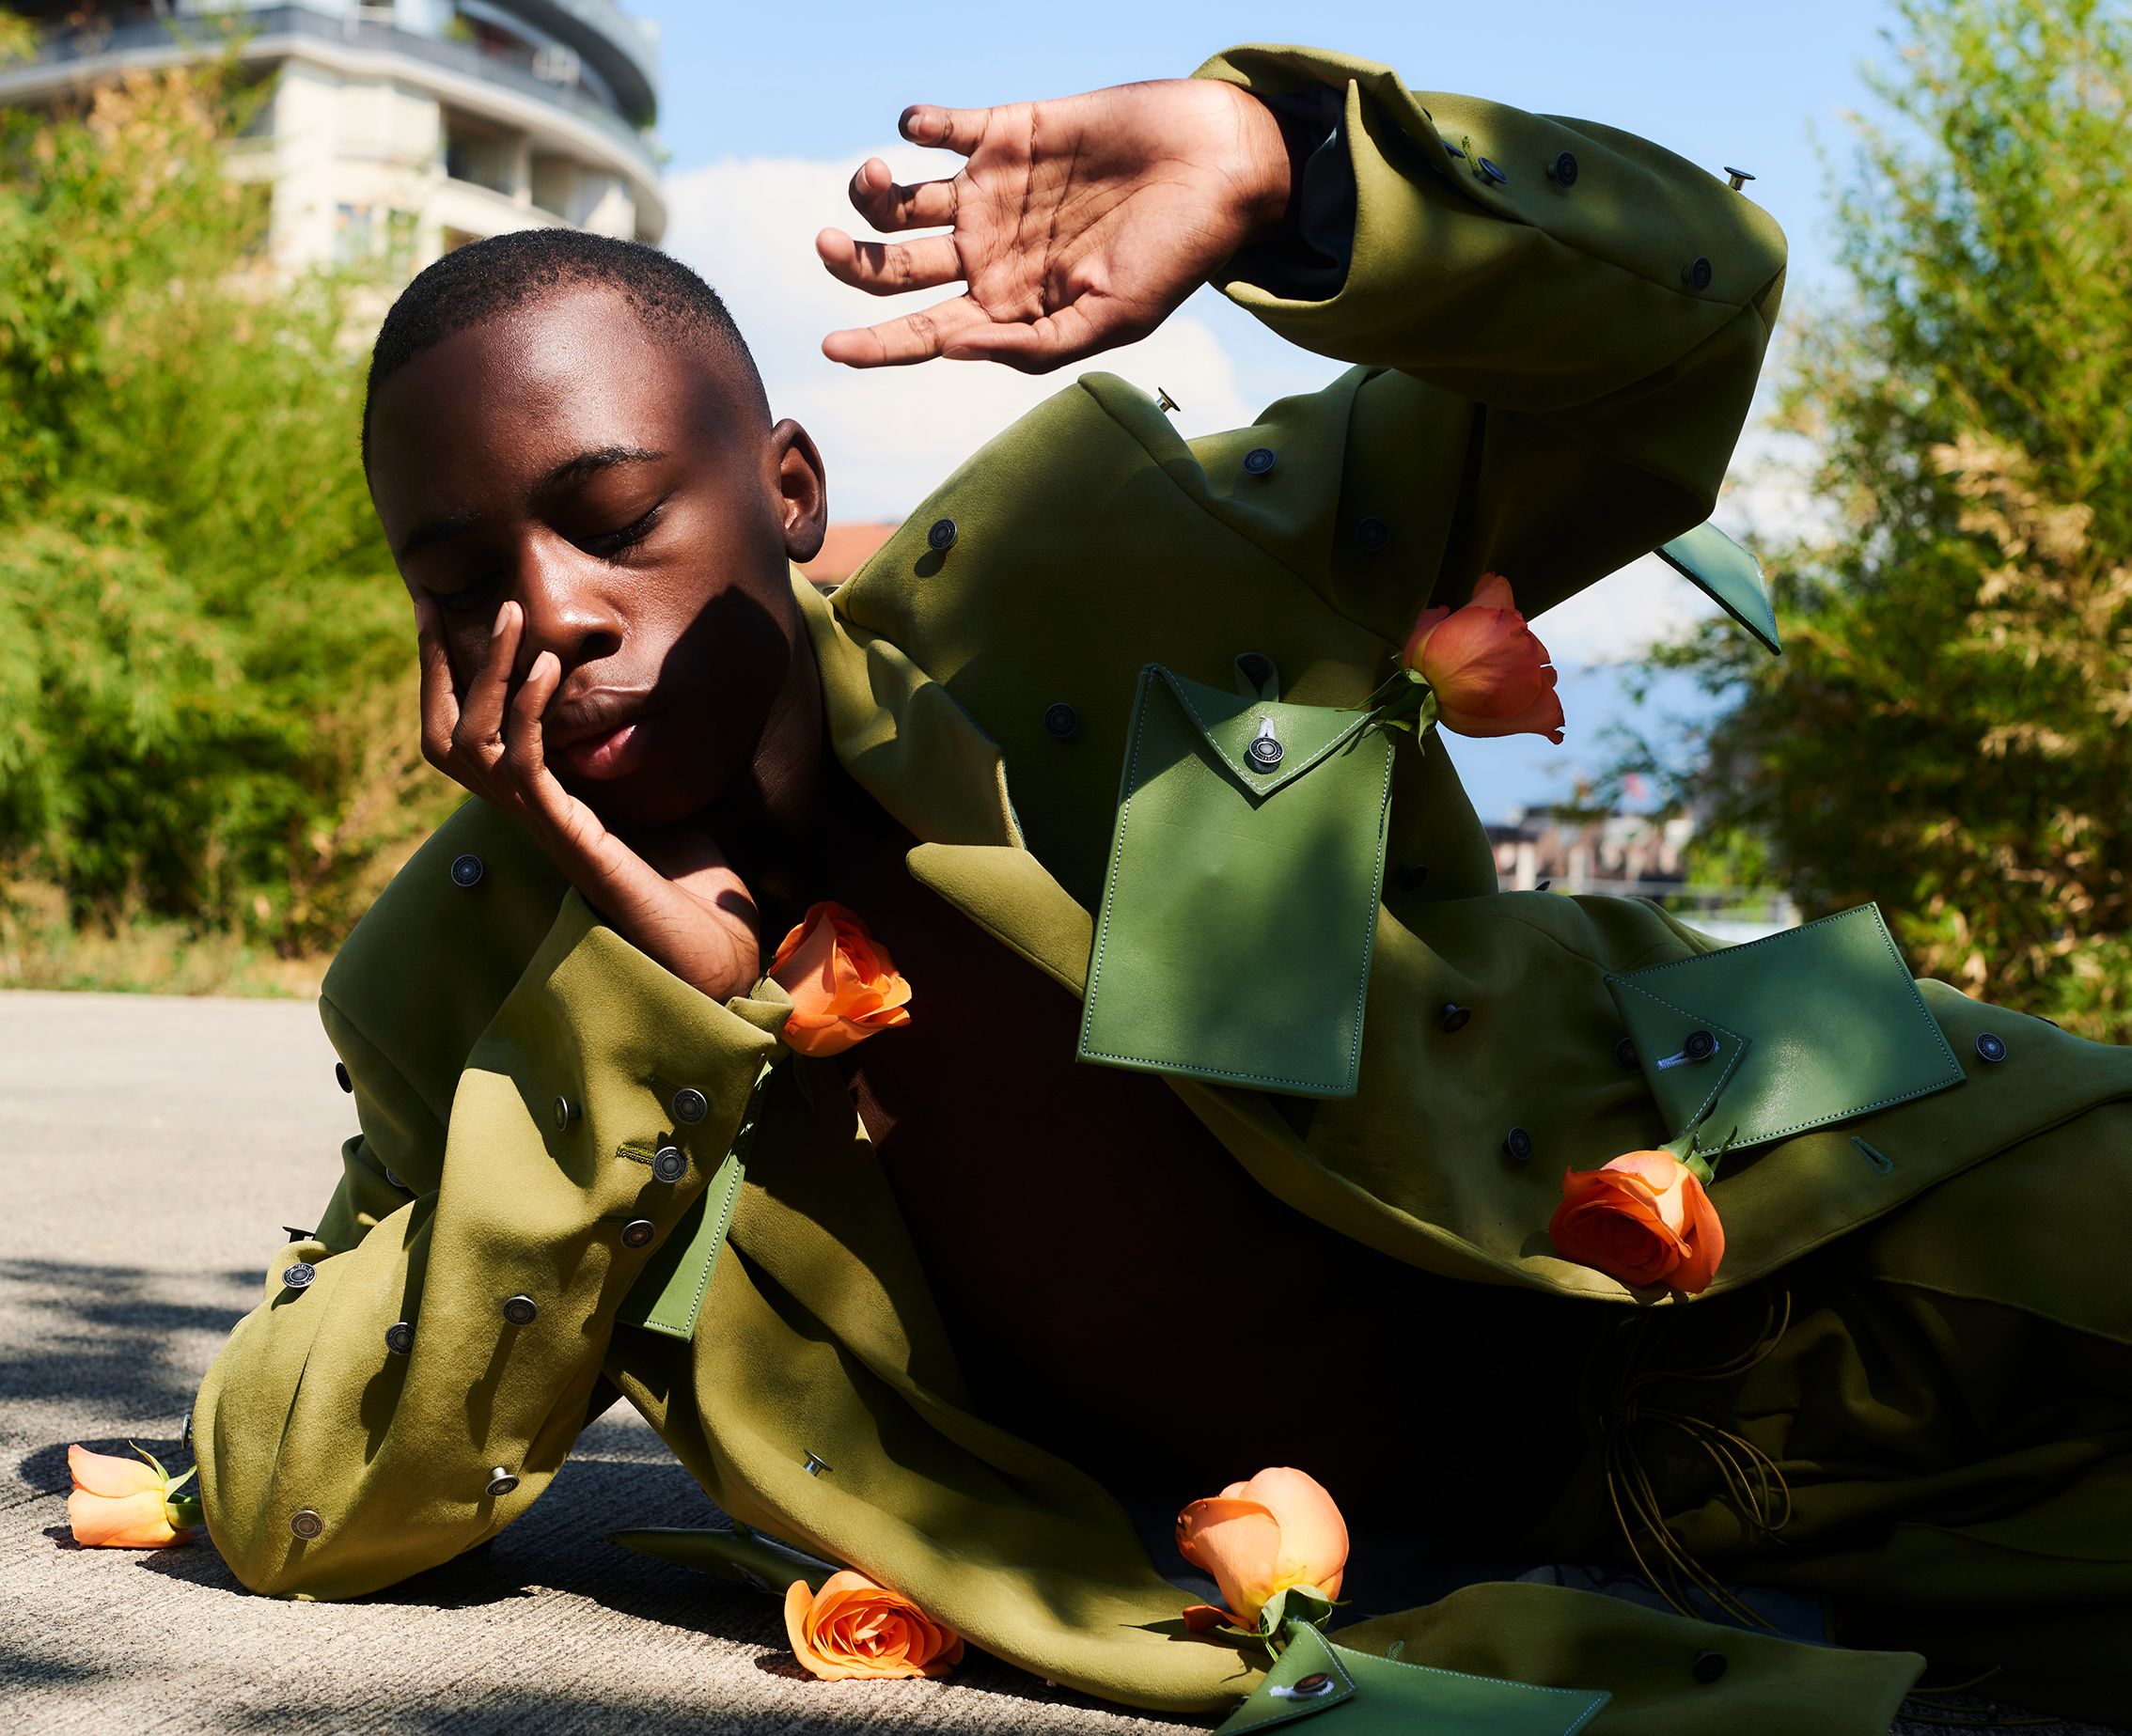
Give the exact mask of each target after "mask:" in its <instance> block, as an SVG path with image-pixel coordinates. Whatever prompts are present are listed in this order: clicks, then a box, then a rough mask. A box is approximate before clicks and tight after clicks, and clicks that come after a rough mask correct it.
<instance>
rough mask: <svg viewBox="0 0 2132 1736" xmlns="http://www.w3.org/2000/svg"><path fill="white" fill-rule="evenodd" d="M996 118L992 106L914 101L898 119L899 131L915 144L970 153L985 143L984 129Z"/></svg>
mask: <svg viewBox="0 0 2132 1736" xmlns="http://www.w3.org/2000/svg"><path fill="white" fill-rule="evenodd" d="M991 118H992V111H991V110H990V109H988V108H935V107H933V104H932V103H930V102H914V103H912V104H911V106H910V107H909V108H907V109H905V110H904V111H903V113H902V117H901V119H899V120H898V121H897V122H896V130H897V131H898V132H899V133H901V134H902V135H903V136H904V137H905V138H907V139H909V140H910V142H911V143H912V144H914V145H933V146H937V147H938V148H940V149H943V150H952V151H956V152H958V153H960V154H961V155H963V156H965V157H966V156H968V155H969V154H970V152H972V151H973V150H975V149H977V148H978V147H979V145H980V144H982V143H983V142H984V129H985V125H986V123H987V122H988V121H989V120H990V119H991Z"/></svg>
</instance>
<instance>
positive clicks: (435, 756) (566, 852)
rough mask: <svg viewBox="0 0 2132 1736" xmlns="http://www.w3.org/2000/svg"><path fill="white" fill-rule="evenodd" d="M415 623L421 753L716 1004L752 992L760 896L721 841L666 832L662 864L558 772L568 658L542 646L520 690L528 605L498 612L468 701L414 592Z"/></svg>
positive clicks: (429, 609) (428, 610)
mask: <svg viewBox="0 0 2132 1736" xmlns="http://www.w3.org/2000/svg"><path fill="white" fill-rule="evenodd" d="M415 625H416V630H417V633H418V643H419V647H420V657H421V666H422V755H423V758H424V759H428V760H429V762H430V763H431V765H433V766H435V767H436V768H437V770H438V771H440V772H442V773H444V774H446V775H447V776H448V777H450V778H451V779H453V780H454V781H455V782H457V783H459V784H461V785H463V786H464V787H465V788H466V789H467V790H471V791H472V792H473V793H474V794H476V795H478V796H479V797H480V798H481V799H482V800H483V801H485V802H488V803H490V804H492V805H494V806H496V807H500V808H502V809H503V810H504V811H505V812H506V813H508V814H509V815H511V816H512V817H513V818H515V819H516V820H517V821H518V822H519V823H520V824H521V825H523V826H525V829H526V830H527V831H528V832H530V833H531V834H532V835H533V837H534V838H535V839H536V840H537V841H538V842H539V844H540V846H541V849H542V850H543V851H544V852H546V853H547V856H548V859H549V860H550V861H552V862H553V863H554V864H555V865H556V867H557V868H558V869H560V870H561V872H562V874H563V877H564V878H565V879H567V880H568V881H569V882H570V884H572V885H573V886H575V887H576V888H577V890H578V891H579V892H581V893H582V894H584V896H585V899H586V900H587V902H588V903H589V904H590V905H591V906H592V907H593V908H594V909H595V910H597V911H598V912H599V913H600V914H601V915H602V916H603V917H604V919H605V920H606V921H607V923H608V924H609V926H610V927H612V928H613V929H614V930H615V931H616V932H617V933H619V934H620V935H621V936H622V937H623V938H624V939H625V940H627V941H629V942H630V944H631V945H633V946H635V947H636V948H637V949H638V950H639V951H641V952H643V953H645V954H646V955H648V956H649V957H651V958H652V959H655V960H656V961H657V962H659V963H661V964H663V965H665V966H666V969H668V970H669V971H671V972H673V974H674V975H675V976H677V977H681V978H682V981H684V982H687V983H689V984H691V985H693V986H694V987H695V988H697V989H699V990H700V991H702V993H705V994H708V995H710V996H711V997H712V998H713V1000H721V1001H723V1000H728V999H730V998H731V997H732V996H733V995H735V994H744V993H746V992H747V991H748V990H749V989H750V988H752V987H753V986H754V985H755V982H756V980H757V978H758V977H760V975H761V963H762V954H761V940H760V934H759V933H758V930H757V921H756V911H755V903H754V900H753V899H751V898H749V896H748V892H747V887H746V886H745V884H742V881H741V878H740V876H739V875H738V874H736V873H734V872H733V870H732V868H731V867H730V866H729V864H728V863H727V861H726V859H725V856H724V854H723V853H722V852H720V851H719V849H718V847H717V844H716V842H715V840H713V838H711V837H709V835H708V834H685V833H684V830H683V829H681V828H667V829H666V831H665V832H664V833H663V834H662V837H661V839H660V841H659V844H658V847H657V851H656V854H657V859H658V861H659V863H660V865H661V866H660V867H654V866H653V865H652V863H651V862H650V861H648V860H647V859H646V858H645V856H644V855H642V854H640V853H639V852H637V851H635V850H634V849H632V848H631V847H630V846H629V845H628V844H626V843H624V842H623V841H622V839H621V838H620V837H617V836H616V834H614V833H613V832H611V831H609V830H608V829H607V826H606V824H605V823H604V821H602V820H601V818H600V816H599V815H598V814H596V813H595V812H593V810H592V809H591V808H590V807H589V806H588V805H587V804H585V803H584V802H582V801H580V800H579V799H578V798H577V797H576V796H574V795H572V794H571V792H570V791H569V790H565V789H564V788H563V787H562V785H561V784H560V783H559V782H558V781H557V778H556V775H555V774H554V773H552V772H551V771H549V769H548V766H547V760H546V757H545V753H544V748H543V743H542V735H541V717H542V714H543V713H544V712H546V711H547V708H548V704H549V702H550V701H551V700H553V699H554V698H555V696H556V690H557V687H559V686H560V685H561V682H562V665H561V663H560V661H559V660H558V659H557V657H556V655H555V653H554V652H553V651H542V652H541V654H540V656H538V657H537V658H535V659H534V661H533V666H532V667H531V668H530V669H528V670H527V671H526V674H525V680H524V681H523V682H521V683H520V684H519V687H518V690H517V692H516V693H512V692H511V690H510V677H511V670H512V667H513V666H514V665H515V664H516V662H517V657H518V648H519V640H520V636H521V634H522V633H524V631H525V617H524V615H523V613H522V612H521V611H520V609H519V606H518V605H517V604H516V603H515V602H507V603H505V604H504V605H503V607H502V608H501V609H499V610H498V611H497V612H496V621H495V628H494V632H493V633H491V635H490V638H489V644H488V650H487V655H486V656H485V658H484V660H483V662H482V665H481V667H480V668H479V669H478V670H477V671H476V672H475V674H474V676H473V679H472V680H470V681H468V683H467V686H466V695H465V698H464V701H463V703H462V700H461V698H460V696H459V695H458V693H457V692H456V691H455V690H454V688H453V685H452V678H451V665H450V660H449V658H448V656H447V652H446V649H445V638H444V631H443V623H442V622H441V621H440V620H439V619H438V614H437V606H436V604H435V603H434V602H431V600H430V599H428V598H426V597H419V598H416V599H415ZM662 867H663V868H666V872H662V871H661V868H662ZM669 876H670V877H669Z"/></svg>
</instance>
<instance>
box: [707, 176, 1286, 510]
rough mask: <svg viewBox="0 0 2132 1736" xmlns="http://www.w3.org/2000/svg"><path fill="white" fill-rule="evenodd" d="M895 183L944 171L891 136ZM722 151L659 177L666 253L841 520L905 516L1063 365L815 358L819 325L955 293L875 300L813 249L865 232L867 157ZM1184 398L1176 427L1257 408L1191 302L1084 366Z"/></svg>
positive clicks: (1055, 385) (1197, 426) (865, 320)
mask: <svg viewBox="0 0 2132 1736" xmlns="http://www.w3.org/2000/svg"><path fill="white" fill-rule="evenodd" d="M873 154H875V155H879V156H881V157H884V158H886V160H887V162H888V164H889V166H890V167H891V168H892V169H894V170H895V171H896V173H897V175H898V177H899V178H900V179H908V180H917V179H921V178H923V177H925V176H928V175H936V174H938V173H939V172H940V159H939V158H938V156H937V155H936V154H935V155H931V156H929V155H928V154H927V153H923V152H915V151H913V150H912V149H910V148H909V147H907V146H901V145H898V146H893V147H890V148H888V149H882V150H879V151H877V152H875V153H873ZM866 155H867V153H865V152H861V153H859V154H858V155H857V156H854V157H853V158H851V159H849V160H840V161H836V162H823V161H819V160H814V159H807V158H793V157H745V158H728V159H726V160H725V161H722V162H718V163H713V164H706V165H705V166H704V167H702V168H699V169H692V170H690V171H688V172H687V173H686V174H682V175H677V176H675V177H673V179H671V180H668V181H667V183H666V200H667V209H668V212H669V217H668V224H667V229H666V250H667V251H668V252H670V253H672V254H674V255H675V256H676V257H677V258H681V259H683V260H685V261H686V262H687V263H688V264H689V265H691V266H693V267H694V268H695V269H696V270H698V271H699V272H701V273H702V274H703V275H704V276H705V277H706V278H708V279H709V280H710V282H711V283H712V284H713V287H715V288H716V289H717V290H718V293H719V294H720V295H721V296H723V297H724V298H725V301H726V305H728V306H729V307H730V308H731V309H732V312H733V318H734V319H735V320H737V321H739V322H740V327H741V330H742V331H743V332H745V334H746V335H747V339H748V343H749V346H750V347H751V348H752V349H753V350H754V352H755V358H756V362H757V364H758V366H760V368H761V370H762V379H763V383H764V385H765V386H766V387H767V388H768V389H769V393H770V402H771V406H772V409H773V411H774V412H775V414H778V415H781V416H792V417H794V418H795V419H797V420H798V421H799V422H801V423H802V424H803V425H804V426H805V427H806V428H807V431H808V432H809V433H811V434H812V435H813V436H814V438H815V442H816V444H817V445H819V446H821V448H822V454H823V461H824V462H825V463H826V464H827V466H828V470H829V493H830V509H831V514H832V516H834V517H836V518H839V519H868V518H885V519H896V518H901V516H902V515H903V514H904V513H905V512H907V511H909V510H910V509H911V508H913V507H915V506H916V505H917V502H918V501H919V499H921V498H922V497H923V496H924V495H925V494H927V493H930V492H931V491H932V490H933V488H934V487H935V486H937V485H938V484H939V483H940V482H941V481H942V480H944V479H945V478H946V477H947V476H948V472H950V471H951V470H953V469H954V468H955V466H956V465H957V464H959V463H960V462H962V461H963V460H964V459H965V458H967V457H968V456H969V455H970V454H971V453H972V452H974V451H975V450H976V449H977V448H978V447H979V446H981V445H982V444H983V443H984V442H985V441H987V440H989V439H990V438H991V437H992V436H993V435H994V434H995V433H997V432H998V431H999V430H1001V429H1003V428H1005V427H1006V426H1007V425H1008V424H1009V423H1011V422H1012V421H1013V420H1014V419H1015V418H1016V417H1017V416H1020V415H1021V414H1024V413H1025V412H1026V411H1027V410H1029V409H1030V408H1031V407H1033V406H1034V405H1036V404H1037V403H1040V402H1041V401H1042V399H1045V398H1048V397H1049V396H1050V395H1051V394H1052V393H1054V392H1057V391H1058V390H1059V389H1060V387H1062V386H1063V385H1065V384H1066V383H1068V382H1069V381H1070V380H1071V379H1072V378H1073V373H1074V370H1072V369H1064V370H1061V371H1060V372H1059V373H1057V374H1052V375H1046V376H1043V377H1041V378H1030V377H1028V376H1027V375H1023V374H1018V373H1015V372H1013V371H1012V370H1011V369H1010V368H1000V367H996V366H994V365H992V364H987V363H968V362H940V361H935V362H927V363H924V364H921V365H920V366H917V367H915V368H881V369H877V370H872V371H861V370H858V369H854V368H841V367H839V366H838V365H837V364H835V363H833V362H829V361H826V360H824V359H823V355H822V351H821V344H822V338H823V335H824V334H826V333H828V332H830V331H833V330H835V329H837V328H839V327H842V326H853V325H865V324H870V323H872V322H873V321H878V320H886V319H892V318H894V317H895V316H896V315H898V314H900V313H902V312H906V311H909V310H910V309H913V308H917V307H923V306H927V305H931V304H932V303H933V302H934V301H938V300H942V299H945V298H946V297H947V296H948V295H950V294H952V293H954V291H953V290H952V289H936V290H920V291H917V292H916V293H913V294H910V295H905V296H892V297H874V296H870V295H866V294H863V293H861V292H860V291H858V290H856V289H846V288H845V287H844V286H843V285H842V284H840V283H839V282H837V281H836V279H834V278H833V277H831V276H830V275H829V274H828V273H827V272H825V271H823V268H822V263H821V261H820V260H819V259H817V258H815V254H814V237H815V233H816V231H818V230H820V229H822V228H823V227H827V226H832V225H833V226H835V227H839V228H841V229H845V230H847V231H850V232H853V233H856V234H861V235H864V234H866V233H869V231H868V230H867V229H866V228H865V227H864V225H863V224H862V223H861V221H860V220H859V218H858V217H857V215H856V213H855V212H854V211H853V210H852V208H851V204H850V201H849V200H848V199H847V197H846V196H845V188H846V187H847V186H848V185H849V183H850V180H851V176H852V171H853V170H854V168H856V167H857V166H858V164H860V163H862V162H863V161H865V158H866ZM1090 366H1091V367H1093V368H1102V369H1105V370H1106V371H1108V372H1112V373H1117V374H1121V375H1123V376H1124V377H1125V378H1126V379H1128V380H1131V381H1133V382H1135V383H1137V384H1138V385H1140V386H1141V387H1142V388H1143V389H1145V390H1147V391H1149V392H1151V393H1152V391H1154V389H1155V388H1156V387H1157V386H1163V387H1167V388H1168V391H1169V393H1170V395H1171V396H1172V397H1174V398H1175V399H1177V400H1178V402H1179V404H1180V405H1181V406H1183V408H1182V409H1181V411H1180V412H1179V414H1178V416H1177V422H1178V426H1179V428H1180V429H1181V430H1183V431H1184V433H1185V434H1187V435H1194V434H1199V433H1207V432H1212V431H1214V430H1218V429H1224V428H1234V427H1237V426H1239V425H1241V424H1243V423H1246V422H1248V421H1249V420H1250V419H1251V417H1252V415H1253V414H1255V411H1254V409H1253V407H1252V406H1251V404H1249V403H1248V402H1247V401H1246V396H1245V395H1244V394H1243V393H1242V392H1240V391H1239V389H1238V386H1237V383H1236V369H1235V367H1234V365H1233V362H1232V360H1231V355H1230V352H1229V351H1228V349H1227V348H1226V347H1225V346H1224V344H1223V342H1222V341H1221V339H1220V338H1218V337H1217V336H1215V332H1214V330H1213V328H1212V327H1211V326H1210V325H1209V324H1208V323H1207V322H1206V321H1204V320H1201V319H1199V318H1197V317H1196V316H1194V315H1192V314H1189V313H1179V314H1177V315H1173V316H1172V317H1171V318H1170V319H1169V321H1168V322H1167V323H1165V324H1164V326H1163V327H1162V329H1161V330H1160V331H1158V332H1156V333H1155V334H1154V336H1152V337H1149V338H1146V339H1144V340H1143V341H1141V342H1139V343H1137V344H1133V345H1131V346H1129V347H1128V348H1125V349H1122V350H1115V351H1111V352H1107V353H1106V354H1105V355H1103V356H1101V357H1099V358H1097V359H1096V360H1095V361H1094V362H1092V363H1091V364H1090Z"/></svg>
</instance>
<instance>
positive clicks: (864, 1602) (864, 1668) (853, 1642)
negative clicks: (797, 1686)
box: [785, 1568, 963, 1681]
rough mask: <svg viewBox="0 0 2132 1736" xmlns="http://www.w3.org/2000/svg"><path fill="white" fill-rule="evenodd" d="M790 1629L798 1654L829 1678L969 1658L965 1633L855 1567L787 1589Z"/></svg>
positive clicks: (915, 1670)
mask: <svg viewBox="0 0 2132 1736" xmlns="http://www.w3.org/2000/svg"><path fill="white" fill-rule="evenodd" d="M785 1634H786V1636H787V1637H788V1638H790V1639H791V1641H792V1655H793V1656H794V1657H795V1658H797V1659H798V1660H799V1661H800V1663H801V1665H802V1666H805V1668H806V1669H807V1670H808V1671H809V1672H810V1673H811V1674H813V1675H816V1676H819V1677H821V1678H822V1680H823V1681H846V1680H848V1679H851V1678H854V1677H886V1676H929V1677H940V1676H945V1675H947V1674H948V1671H949V1670H950V1669H952V1668H953V1667H954V1666H956V1665H958V1664H960V1663H961V1662H962V1661H963V1641H962V1636H961V1635H960V1634H957V1633H955V1632H954V1630H953V1629H951V1628H944V1627H942V1626H941V1625H940V1623H939V1622H937V1621H935V1620H933V1618H932V1617H930V1616H928V1615H927V1614H926V1613H925V1611H923V1610H922V1609H920V1608H919V1607H918V1606H917V1604H916V1603H912V1602H911V1601H910V1599H909V1598H907V1597H905V1596H903V1595H902V1593H901V1592H900V1591H891V1590H889V1589H888V1588H887V1587H886V1586H877V1585H875V1584H874V1583H873V1581H872V1580H870V1579H869V1578H867V1576H866V1575H865V1574H864V1573H854V1572H852V1571H851V1569H849V1568H845V1569H844V1570H842V1571H841V1572H836V1573H832V1574H830V1575H829V1577H828V1578H827V1579H825V1580H824V1581H823V1584H822V1589H821V1590H819V1591H809V1590H808V1589H807V1581H806V1580H804V1579H795V1580H793V1581H792V1584H791V1585H790V1586H789V1587H786V1589H785Z"/></svg>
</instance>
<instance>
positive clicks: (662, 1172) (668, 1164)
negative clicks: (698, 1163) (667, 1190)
mask: <svg viewBox="0 0 2132 1736" xmlns="http://www.w3.org/2000/svg"><path fill="white" fill-rule="evenodd" d="M651 1173H652V1175H653V1176H655V1177H656V1178H657V1179H658V1180H660V1181H680V1180H681V1179H682V1177H683V1176H685V1175H686V1174H688V1159H687V1158H686V1157H684V1156H682V1149H681V1147H679V1146H661V1147H660V1148H659V1149H658V1150H656V1151H654V1152H652V1154H651Z"/></svg>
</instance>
